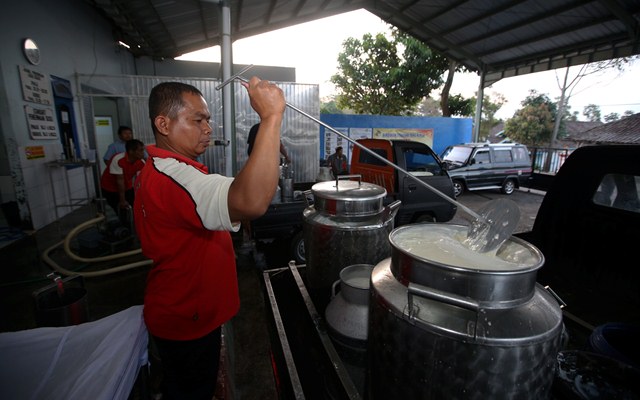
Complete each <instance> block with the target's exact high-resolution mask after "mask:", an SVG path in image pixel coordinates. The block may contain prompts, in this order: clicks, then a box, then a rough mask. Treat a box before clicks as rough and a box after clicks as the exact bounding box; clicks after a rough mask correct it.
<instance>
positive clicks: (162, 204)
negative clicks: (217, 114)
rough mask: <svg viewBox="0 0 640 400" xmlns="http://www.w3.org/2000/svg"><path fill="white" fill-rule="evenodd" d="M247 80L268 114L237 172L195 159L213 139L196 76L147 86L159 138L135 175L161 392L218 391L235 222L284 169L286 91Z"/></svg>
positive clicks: (250, 213)
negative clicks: (211, 170) (193, 81)
mask: <svg viewBox="0 0 640 400" xmlns="http://www.w3.org/2000/svg"><path fill="white" fill-rule="evenodd" d="M243 86H244V87H245V88H246V89H247V91H248V93H249V98H250V101H251V106H252V107H253V109H254V110H255V111H256V112H257V113H258V115H259V116H260V121H261V122H260V128H259V131H260V133H259V134H258V135H257V137H256V141H255V144H254V147H253V151H252V153H251V156H249V159H248V160H247V162H246V164H245V165H244V167H243V168H242V170H241V171H240V172H239V173H238V174H237V176H236V177H235V178H232V177H225V176H221V175H217V174H208V170H207V167H206V166H205V165H203V164H201V163H199V162H198V161H197V158H198V156H199V155H201V154H203V153H204V152H205V151H206V149H207V148H208V146H209V144H210V141H211V137H210V136H211V131H212V129H211V126H210V118H211V114H210V112H209V108H208V105H207V102H206V101H205V99H204V97H203V95H202V93H201V92H200V91H199V90H198V89H197V88H195V87H193V86H191V85H186V84H183V83H179V82H164V83H160V84H158V85H157V86H155V87H154V88H153V89H152V90H151V94H150V96H149V116H150V118H151V123H152V127H153V133H154V137H155V141H156V145H155V146H153V145H151V146H148V147H147V151H148V153H149V159H148V161H147V163H146V165H145V167H144V168H143V170H142V172H141V174H140V177H139V178H138V179H137V180H136V184H135V190H136V201H135V203H134V219H135V226H136V230H137V232H138V237H139V239H140V244H141V247H142V252H143V253H144V255H145V256H147V257H148V258H150V259H152V260H153V267H152V269H151V271H150V272H149V276H148V279H147V287H146V290H145V297H144V320H145V323H146V326H147V329H148V331H149V332H150V334H151V337H152V340H153V343H154V344H155V346H156V348H157V350H158V354H159V356H160V359H161V365H162V372H163V382H162V395H163V399H175V398H180V399H183V398H188V399H207V400H210V399H211V398H212V397H213V395H214V392H215V388H216V378H217V374H218V362H219V358H220V344H221V326H222V325H223V324H224V323H225V322H227V321H228V320H229V319H230V318H231V317H233V316H234V315H235V314H236V313H237V311H238V309H239V303H240V300H239V294H238V282H237V275H236V269H235V254H234V249H233V242H232V240H231V235H230V234H229V232H230V231H234V232H237V231H238V230H239V229H240V226H239V224H238V221H242V220H250V219H254V218H257V217H259V216H261V215H262V214H264V212H265V211H266V210H267V208H268V206H269V204H270V202H271V199H272V198H273V195H274V193H275V191H276V186H277V184H278V177H279V168H278V167H279V157H278V155H279V151H280V129H281V125H282V118H283V114H284V108H285V102H284V94H283V92H282V90H281V89H280V88H278V87H277V86H276V85H274V84H272V83H270V82H268V81H266V80H260V79H258V78H256V77H253V78H251V80H250V81H249V82H248V83H243Z"/></svg>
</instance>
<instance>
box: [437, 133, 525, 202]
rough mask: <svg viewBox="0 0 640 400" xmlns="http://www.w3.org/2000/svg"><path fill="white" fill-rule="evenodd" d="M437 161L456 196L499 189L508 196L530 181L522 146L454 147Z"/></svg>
mask: <svg viewBox="0 0 640 400" xmlns="http://www.w3.org/2000/svg"><path fill="white" fill-rule="evenodd" d="M441 158H442V161H444V163H445V164H446V166H447V170H448V172H449V176H450V177H451V180H452V181H453V187H454V191H455V196H456V197H458V196H460V195H461V194H462V192H464V190H465V189H468V190H484V189H500V190H501V191H502V193H505V194H511V193H513V192H514V190H515V189H516V188H518V187H520V186H521V185H524V184H525V183H526V182H527V181H528V180H529V179H530V178H531V158H530V157H529V150H528V149H527V147H526V146H525V145H522V144H504V143H499V144H487V143H467V144H458V145H454V146H449V147H447V148H446V149H445V151H444V152H443V153H442V156H441Z"/></svg>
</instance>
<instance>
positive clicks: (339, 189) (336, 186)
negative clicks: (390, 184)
mask: <svg viewBox="0 0 640 400" xmlns="http://www.w3.org/2000/svg"><path fill="white" fill-rule="evenodd" d="M311 190H312V191H313V195H314V196H315V197H322V198H325V199H331V200H349V201H367V200H379V199H382V198H384V197H385V196H386V195H387V191H386V190H385V188H383V187H382V186H378V185H374V184H373V183H368V182H358V181H351V180H343V179H341V180H332V181H325V182H319V183H316V184H315V185H313V187H312V188H311Z"/></svg>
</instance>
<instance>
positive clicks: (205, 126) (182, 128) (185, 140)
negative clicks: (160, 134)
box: [167, 93, 211, 160]
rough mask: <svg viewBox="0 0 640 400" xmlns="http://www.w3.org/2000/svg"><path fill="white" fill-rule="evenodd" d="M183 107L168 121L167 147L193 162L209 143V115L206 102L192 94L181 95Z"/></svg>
mask: <svg viewBox="0 0 640 400" xmlns="http://www.w3.org/2000/svg"><path fill="white" fill-rule="evenodd" d="M182 100H183V102H184V104H185V106H184V107H183V108H182V109H181V110H180V112H179V113H178V115H177V117H176V118H174V119H171V118H169V119H168V134H167V145H168V146H169V147H170V148H171V149H172V150H173V151H175V152H176V153H178V154H182V155H184V156H186V157H189V158H191V159H193V160H195V159H196V158H197V157H198V156H199V155H200V154H202V153H204V152H205V150H206V149H207V147H209V143H210V142H211V137H210V135H211V126H210V125H209V121H210V119H211V114H210V113H209V108H208V107H207V102H206V101H205V100H204V98H202V96H199V95H197V94H194V93H183V94H182Z"/></svg>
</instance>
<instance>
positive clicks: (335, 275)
mask: <svg viewBox="0 0 640 400" xmlns="http://www.w3.org/2000/svg"><path fill="white" fill-rule="evenodd" d="M345 178H358V180H346V179H345ZM311 191H312V192H313V198H314V204H313V205H311V206H309V207H307V209H306V210H305V211H304V217H303V218H304V242H305V253H306V260H307V272H306V278H307V288H308V289H309V292H310V294H311V297H312V299H313V300H314V302H315V303H316V308H317V309H318V311H319V312H320V313H323V312H324V310H325V308H326V306H327V304H328V302H329V300H330V297H331V286H332V284H333V282H335V281H336V280H338V279H339V275H340V271H341V270H342V269H343V268H345V267H347V266H349V265H353V264H372V265H375V264H377V263H378V262H379V261H380V260H383V259H384V258H386V257H389V255H390V253H391V246H390V244H389V240H388V236H389V233H390V232H391V230H392V229H393V219H394V217H395V214H396V212H397V209H398V207H399V206H400V201H396V202H394V203H391V204H389V205H388V206H384V205H383V201H384V199H385V197H386V190H385V189H384V188H383V187H381V186H378V185H374V184H371V183H366V182H361V181H360V176H359V175H355V176H350V175H347V176H341V177H339V179H336V180H332V181H326V182H319V183H316V184H315V185H313V187H312V188H311Z"/></svg>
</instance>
